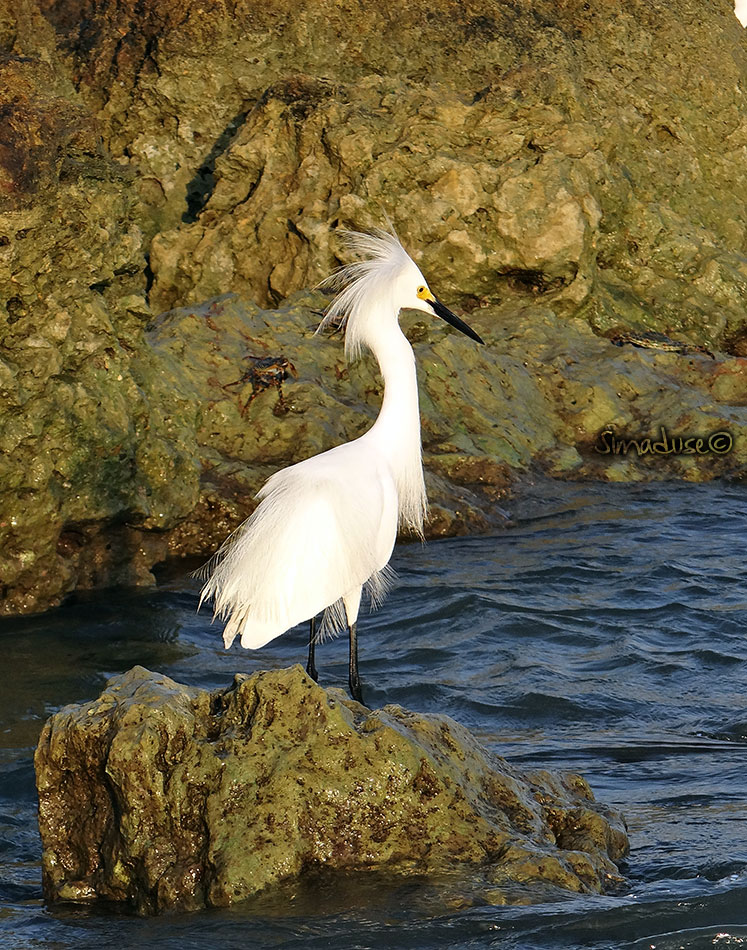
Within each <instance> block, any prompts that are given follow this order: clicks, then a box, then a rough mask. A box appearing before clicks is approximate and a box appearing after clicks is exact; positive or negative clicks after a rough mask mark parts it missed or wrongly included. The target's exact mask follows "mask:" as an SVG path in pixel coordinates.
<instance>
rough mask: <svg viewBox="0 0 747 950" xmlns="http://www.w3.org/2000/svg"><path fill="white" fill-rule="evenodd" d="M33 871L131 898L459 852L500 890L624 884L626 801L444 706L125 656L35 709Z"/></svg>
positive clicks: (486, 883) (483, 884) (604, 888)
mask: <svg viewBox="0 0 747 950" xmlns="http://www.w3.org/2000/svg"><path fill="white" fill-rule="evenodd" d="M36 772H37V786H38V791H39V816H40V828H41V834H42V841H43V845H44V857H43V873H44V890H45V894H46V897H47V899H48V900H50V901H92V900H98V899H101V900H109V901H119V902H124V903H126V904H127V905H128V906H129V907H130V908H132V909H134V910H136V911H138V912H140V913H154V912H160V911H165V910H168V909H173V908H178V909H198V908H201V907H205V906H226V905H229V904H232V903H234V902H237V901H240V900H242V899H244V898H246V897H249V896H251V895H252V894H255V893H257V892H259V891H261V890H262V889H264V888H267V887H271V886H272V885H274V884H278V883H280V882H283V881H288V880H292V879H294V878H298V877H302V876H304V875H308V874H313V873H315V872H317V871H319V870H322V869H324V870H332V871H334V870H340V871H343V870H344V871H352V870H359V871H363V870H381V871H384V872H386V873H388V874H392V875H409V874H428V873H438V872H439V870H443V869H445V868H452V869H453V868H454V867H458V866H463V867H464V868H465V877H464V881H465V888H466V892H465V893H466V894H470V893H471V894H472V895H473V896H476V895H478V894H479V895H480V899H481V900H488V901H491V902H493V903H507V902H513V901H520V902H522V903H526V902H528V901H530V902H531V901H537V900H546V899H548V898H551V897H553V896H555V897H557V896H560V894H562V892H563V891H570V892H574V893H591V894H597V893H604V892H609V891H613V890H615V889H616V888H618V887H620V886H621V885H622V884H623V879H622V877H621V875H620V872H619V870H618V868H617V865H616V863H615V862H619V861H620V859H621V858H623V857H624V855H625V854H626V853H627V850H628V840H627V836H626V833H625V827H624V822H623V820H622V818H621V817H620V816H619V815H617V814H615V813H614V812H612V811H611V810H610V809H608V808H606V807H605V806H604V805H601V804H599V803H597V802H595V800H594V797H593V795H592V793H591V790H590V789H589V787H588V785H587V784H586V782H585V781H584V780H583V779H582V778H581V777H580V776H578V775H571V774H559V773H549V772H545V771H537V772H526V773H524V772H520V771H519V770H518V769H515V768H513V767H512V766H511V765H509V764H508V763H507V762H506V761H505V760H503V759H501V758H500V757H499V756H497V755H494V754H492V753H490V752H488V751H486V750H485V749H484V748H483V747H482V746H480V745H479V743H478V742H477V741H476V740H475V739H474V737H473V736H471V735H470V733H469V732H467V731H466V730H465V729H464V728H462V727H461V726H459V725H458V724H457V723H456V722H454V721H453V720H451V719H449V718H448V717H446V716H437V715H421V714H417V713H414V712H411V711H408V710H406V709H403V708H401V707H399V706H386V707H385V708H384V709H381V710H377V711H371V710H368V709H366V708H365V707H363V706H360V705H359V704H357V703H355V702H353V701H352V700H350V699H348V698H347V697H346V696H345V694H344V693H342V692H341V691H340V690H335V689H332V690H324V689H322V688H321V687H319V686H318V685H316V684H315V683H314V682H313V681H312V680H311V679H309V677H307V676H306V674H305V673H304V672H303V670H302V669H301V667H299V666H296V667H292V668H290V669H287V670H280V671H272V672H259V673H255V674H254V675H252V676H251V677H249V678H246V677H241V676H238V677H236V679H235V682H234V684H233V685H232V686H230V687H229V688H227V689H224V690H217V691H214V692H211V693H209V692H206V691H204V690H200V689H197V688H192V687H187V686H183V685H181V684H179V683H176V682H174V681H173V680H170V679H169V678H168V677H165V676H161V675H158V674H155V673H151V672H149V671H147V670H145V669H143V668H142V667H135V668H134V669H132V670H130V671H129V672H128V673H125V674H123V675H120V676H117V677H114V678H113V679H112V680H110V681H109V683H108V685H107V688H106V689H105V690H104V692H103V693H102V694H101V696H100V697H99V698H98V699H97V700H94V701H93V702H90V703H86V704H84V705H81V706H67V707H65V708H64V709H62V710H61V711H60V712H59V713H56V714H55V715H54V716H53V717H52V718H51V719H50V720H49V721H48V722H47V724H46V726H45V728H44V730H43V732H42V735H41V737H40V740H39V745H38V748H37V752H36Z"/></svg>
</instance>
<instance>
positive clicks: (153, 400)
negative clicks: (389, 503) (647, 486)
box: [0, 0, 747, 612]
mask: <svg viewBox="0 0 747 950" xmlns="http://www.w3.org/2000/svg"><path fill="white" fill-rule="evenodd" d="M743 37H744V33H743V30H742V28H741V27H740V26H739V24H738V22H737V21H736V19H735V17H734V14H733V10H732V8H731V2H730V0H718V2H714V3H711V4H708V5H707V6H703V5H702V4H700V3H695V2H694V0H676V2H672V3H667V4H664V3H659V2H656V3H651V2H644V0H625V2H623V3H621V4H618V5H617V6H616V7H615V8H614V9H612V8H610V7H609V5H608V4H605V3H602V2H601V0H595V2H591V3H588V2H581V0H573V2H567V3H561V4H557V3H550V2H549V0H548V2H544V0H541V2H536V3H531V4H524V5H522V4H504V3H500V4H499V3H495V2H493V0H480V2H479V3H477V4H470V6H469V7H468V8H467V7H465V6H464V5H463V4H460V3H458V2H457V0H437V2H436V3H435V4H432V3H431V4H428V5H427V6H425V7H424V6H422V5H419V4H406V5H396V4H389V5H384V6H383V7H382V5H381V3H365V4H362V5H358V6H357V7H355V8H352V7H349V6H348V5H344V4H342V5H341V4H340V3H339V2H338V0H322V2H321V3H318V2H315V3H314V4H307V3H306V2H305V0H294V2H293V3H290V0H280V2H273V3H256V2H254V0H251V2H249V0H231V2H229V0H207V2H202V0H201V2H197V0H186V2H185V0H179V3H176V2H174V0H159V2H158V3H155V2H154V0H144V2H143V0H137V2H136V0H126V2H113V0H85V2H84V3H82V4H81V3H80V2H78V0H75V2H72V0H18V2H17V3H15V4H13V6H12V8H11V7H8V8H7V9H6V10H4V12H3V15H2V16H1V17H0V78H2V82H0V114H1V115H2V117H3V121H2V123H1V124H0V324H1V329H0V398H1V399H2V415H1V416H0V612H16V611H33V610H40V609H43V608H45V607H47V606H49V605H51V604H56V603H59V602H60V600H61V599H62V598H63V597H64V596H65V595H66V594H67V593H68V592H70V591H71V590H74V589H75V588H76V587H80V586H97V585H103V584H110V583H115V582H124V583H134V582H147V581H148V579H149V578H150V574H149V568H150V567H151V566H152V565H153V564H154V563H156V562H157V561H159V560H160V559H162V558H163V557H164V556H166V554H167V553H168V552H171V553H177V554H189V553H193V554H208V553H210V550H211V549H212V548H213V547H214V545H215V544H216V543H217V541H219V540H221V538H222V537H223V536H224V535H225V534H227V533H228V531H229V530H230V529H231V528H232V527H234V526H235V524H236V521H237V520H238V519H240V518H241V517H243V516H244V515H245V514H247V513H248V511H249V510H250V508H251V497H252V496H253V494H254V492H255V491H256V490H257V488H258V487H259V485H260V483H261V480H262V478H263V477H264V476H265V475H267V474H269V472H270V470H271V469H272V468H276V467H279V466H280V465H283V464H285V463H287V462H288V461H290V460H292V459H295V458H297V457H299V454H300V452H301V451H306V450H307V449H312V448H314V449H319V448H326V447H328V446H329V445H331V444H332V443H333V442H334V441H336V440H339V439H342V438H350V437H351V436H353V435H355V434H357V433H358V432H360V431H361V427H362V426H363V425H365V424H367V422H368V420H369V419H370V417H371V413H372V412H373V411H374V410H375V406H376V397H377V392H376V389H377V383H376V380H375V377H374V375H373V374H372V373H371V372H370V369H368V368H364V369H363V370H360V371H359V370H358V369H356V370H355V371H354V372H351V373H350V374H349V375H347V372H346V370H345V369H344V368H343V366H342V363H341V361H340V359H339V348H337V344H336V343H334V342H332V341H330V342H329V344H326V343H325V344H324V346H327V345H329V347H331V349H329V351H328V352H323V353H322V350H321V349H319V348H318V347H319V340H318V339H317V340H314V341H310V342H306V341H305V342H304V343H303V344H301V342H300V333H299V331H300V330H301V329H303V331H304V333H305V332H306V331H307V330H308V328H309V327H311V326H312V325H313V324H314V322H315V321H316V320H317V318H318V314H315V313H314V312H313V311H314V310H318V309H320V308H321V307H322V306H323V305H324V300H323V299H322V298H320V297H309V298H308V301H307V302H308V304H309V306H310V307H311V309H307V310H305V311H304V310H303V309H302V308H303V306H304V305H303V304H302V303H300V302H299V301H301V300H304V299H306V298H304V297H303V296H297V297H294V298H293V301H295V302H293V301H292V302H291V303H289V304H287V305H284V306H281V307H280V309H279V310H278V312H277V316H271V315H270V313H269V311H262V312H261V313H260V311H258V310H257V307H256V306H255V305H259V306H261V307H265V308H267V307H269V306H271V305H275V304H276V303H278V302H279V301H280V302H282V298H284V297H286V296H287V295H288V294H301V295H302V294H303V291H304V289H305V288H308V287H310V286H312V285H313V284H315V283H316V282H317V281H318V279H319V278H320V277H322V276H324V275H325V274H327V273H328V272H329V271H330V270H331V269H332V268H333V267H334V266H335V265H336V264H337V263H338V258H339V257H340V256H341V255H342V254H343V251H342V250H341V248H340V242H339V237H338V231H339V228H340V226H352V227H367V226H369V225H374V224H376V225H379V224H381V223H382V221H383V217H384V214H385V213H388V214H389V215H390V217H391V219H392V221H393V223H394V224H395V226H396V227H397V229H398V231H399V233H400V235H401V236H402V238H403V240H404V241H405V242H406V244H407V245H408V247H410V248H411V249H412V250H413V253H414V254H415V256H416V258H417V259H418V260H419V262H420V263H421V265H422V267H423V269H424V272H425V273H426V274H427V275H428V277H429V279H430V280H431V282H432V284H433V285H434V288H435V289H436V290H437V291H438V292H439V294H440V295H441V296H442V297H443V298H444V299H446V300H448V302H449V303H450V304H451V305H452V306H455V307H456V308H457V309H458V308H459V307H461V308H462V309H463V310H464V311H466V312H468V313H470V315H471V316H470V320H471V321H473V322H475V323H476V324H477V325H478V326H479V328H480V331H481V333H482V334H483V335H484V336H485V337H486V338H487V339H488V340H489V346H488V347H486V348H484V350H483V351H481V352H480V353H479V354H478V353H475V352H474V348H472V349H470V348H469V347H468V346H462V347H459V346H458V345H456V344H454V345H453V346H452V343H451V342H450V341H449V340H448V339H445V338H444V337H443V335H442V334H441V333H440V331H438V330H429V329H427V328H425V327H424V326H423V325H420V324H418V325H416V326H415V327H414V328H413V329H412V333H411V335H412V337H413V339H414V340H416V341H419V342H420V344H422V345H421V346H420V356H421V364H420V365H421V380H422V386H423V410H424V433H425V439H426V445H425V448H426V460H427V464H428V468H429V475H428V477H429V485H430V490H431V494H432V497H433V499H434V502H435V504H434V518H433V520H432V522H431V528H430V531H431V533H432V534H443V533H454V532H463V531H467V530H472V529H473V528H475V527H481V528H485V527H488V526H491V525H495V524H496V523H499V522H500V520H501V517H502V515H501V513H500V511H499V510H498V509H497V507H496V501H497V500H499V499H500V497H501V495H503V494H504V493H505V492H506V490H507V488H508V487H509V486H510V485H511V483H512V482H513V480H514V479H515V477H516V475H517V473H520V472H523V471H526V470H527V469H528V468H530V467H539V468H541V469H543V470H545V471H546V472H548V473H550V474H551V475H553V476H562V477H588V476H590V475H591V476H599V477H603V478H619V479H636V478H649V477H672V476H675V477H685V478H688V479H693V480H697V479H705V478H710V477H713V476H715V475H722V474H732V475H735V476H739V475H740V474H741V473H743V472H744V458H745V452H747V447H745V441H744V434H743V433H744V412H745V403H747V396H746V395H745V393H747V386H746V385H745V372H746V364H745V362H744V356H745V355H746V354H747V344H746V343H745V338H746V337H745V333H746V332H747V331H746V330H745V326H746V324H745V319H744V300H745V289H746V287H747V284H746V281H747V263H746V262H745V261H746V259H745V250H746V249H747V238H746V237H745V234H746V227H747V217H746V215H745V210H744V202H742V201H741V200H740V198H739V196H740V195H743V194H744V193H745V191H746V187H747V179H746V176H747V172H745V165H744V161H743V155H744V150H745V148H747V124H746V120H745V119H744V115H745V109H744V102H743V97H744V94H743V91H742V90H743V88H745V78H746V77H745V71H746V70H745V41H744V38H743ZM226 292H235V293H238V294H240V295H241V298H242V299H241V300H239V301H237V300H235V299H234V298H230V302H229V303H228V304H225V302H224V301H218V302H217V303H215V302H213V298H215V296H216V295H223V294H225V293H226ZM206 301H207V302H206ZM176 306H186V307H188V308H191V309H187V310H184V311H179V312H178V313H176V315H174V316H172V317H169V318H167V319H161V311H163V310H166V309H168V308H171V307H176ZM212 309H215V310H216V312H215V313H212ZM218 310H220V311H221V312H223V313H224V314H225V315H226V316H225V317H224V318H221V319H217V316H216V314H217V312H218ZM211 313H212V316H211ZM190 314H197V315H198V316H200V318H201V319H191V317H190ZM208 319H209V320H211V321H212V323H213V326H214V327H216V328H217V329H215V330H212V329H211V328H210V324H209V323H208ZM229 319H236V320H237V321H238V322H237V323H236V325H235V326H233V327H231V326H229V325H228V323H227V322H226V321H227V320H229ZM247 320H248V321H249V323H250V324H251V325H252V326H251V328H250V330H248V331H247V332H249V339H248V341H244V342H243V343H242V339H241V333H242V332H244V331H245V330H246V326H245V322H246V321H247ZM149 321H153V324H152V325H153V329H151V330H150V331H147V332H146V326H147V325H148V323H149ZM289 321H290V322H289ZM284 327H285V328H287V329H288V330H290V331H292V332H290V333H288V332H286V330H285V329H282V328H284ZM619 327H622V328H623V329H624V330H630V329H631V328H632V329H636V328H637V329H641V328H648V329H654V330H659V331H664V332H666V333H668V334H670V335H671V336H674V337H676V338H678V339H682V340H684V341H689V342H690V343H695V344H701V345H706V346H708V347H710V348H711V349H712V350H714V351H715V354H716V359H715V360H713V361H709V360H707V358H706V357H704V356H697V355H696V356H691V355H687V356H683V355H680V354H674V353H659V354H656V353H654V352H653V351H651V352H642V351H633V350H632V349H631V348H630V347H627V348H625V349H622V350H617V349H615V348H614V347H612V346H611V345H610V344H609V343H608V342H606V340H605V339H604V335H605V334H608V335H609V334H610V333H611V332H612V331H613V330H614V329H615V328H619ZM206 328H207V329H206ZM276 329H277V331H278V332H277V333H276V332H275V330H276ZM208 330H210V332H209V333H208ZM592 331H593V332H592ZM189 334H193V336H192V337H189ZM177 335H182V336H183V337H184V338H183V339H182V340H180V339H178V338H177ZM203 344H207V345H208V349H207V350H204V349H201V347H202V345H203ZM180 347H181V348H182V349H183V352H184V353H185V354H187V355H188V357H189V360H188V361H185V360H183V359H182V360H180V359H179V358H178V357H179V352H180ZM278 355H280V356H283V357H284V358H285V359H287V360H289V361H290V362H291V363H293V365H294V366H295V367H296V369H297V370H298V372H299V377H298V380H297V382H295V383H292V386H293V389H292V390H291V381H289V385H288V387H287V388H288V392H289V393H290V392H291V391H292V392H293V394H294V396H293V400H292V401H291V404H290V411H288V412H287V413H284V408H285V407H282V406H281V409H280V411H278V412H275V411H274V410H275V409H277V406H276V398H275V397H276V390H275V389H274V388H273V387H272V386H271V387H270V388H269V389H266V388H265V389H263V383H262V381H259V385H258V387H255V388H257V392H256V394H255V395H256V398H254V399H252V400H251V403H250V404H249V405H248V406H247V405H246V403H247V401H248V396H249V394H250V392H251V388H252V386H251V382H247V380H245V382H244V384H238V385H237V386H236V387H235V388H234V389H231V388H230V386H229V389H227V390H226V389H224V388H223V387H224V386H225V385H226V384H232V383H235V382H236V381H237V380H239V379H241V378H242V377H243V376H244V375H245V374H246V373H247V372H249V371H250V370H253V368H254V367H255V361H252V360H251V359H248V358H251V357H255V358H268V357H275V356H278ZM431 357H432V358H431ZM211 360H214V361H215V363H216V366H218V367H219V368H220V370H221V372H220V373H219V374H216V373H213V372H212V371H210V361H211ZM228 362H230V363H232V364H233V365H232V367H231V369H230V372H229V368H228V365H227V363H228ZM330 370H334V371H335V372H336V374H337V376H335V378H332V377H328V375H327V374H328V373H329V371H330ZM253 378H254V379H255V382H256V381H257V380H256V374H255V376H254V377H253ZM216 379H219V382H220V384H219V385H216V382H215V380H216ZM247 379H248V377H247ZM358 380H359V381H360V386H359V387H358V388H356V387H357V386H358V383H357V381H358ZM247 385H248V386H249V389H248V390H247ZM242 386H243V388H242ZM242 392H243V394H244V395H243V397H241V396H239V395H237V393H242ZM239 399H241V404H240V405H239ZM241 409H243V410H244V411H243V415H242V414H241ZM294 410H295V411H294ZM327 411H329V413H330V415H331V418H330V415H327ZM209 412H210V413H212V418H211V420H209V421H207V414H208V413H209ZM217 413H222V415H220V416H219V415H218V414H217ZM268 414H269V415H268ZM270 416H271V418H270ZM608 425H611V426H613V427H615V431H616V432H617V433H618V434H619V435H621V436H622V435H626V436H630V437H636V436H638V437H643V436H646V435H659V431H660V428H661V427H662V426H664V427H666V428H667V430H668V431H669V432H670V433H671V432H675V433H682V434H684V435H701V434H703V435H707V434H708V433H710V432H712V431H714V430H715V429H728V430H729V431H730V432H731V433H732V437H733V441H734V448H733V451H732V452H731V453H729V454H728V455H725V456H718V455H716V454H714V453H706V454H704V455H695V456H678V457H672V458H668V457H665V458H663V459H657V460H656V461H655V462H654V463H653V464H651V463H652V460H651V458H647V459H645V460H644V461H643V462H640V461H638V460H637V459H635V458H633V457H632V456H630V455H627V456H621V455H620V454H615V453H610V455H609V456H607V457H599V456H596V455H594V454H593V450H590V449H589V447H590V446H591V445H592V444H593V442H594V440H595V439H596V437H597V436H598V434H599V431H600V430H601V429H603V428H604V427H605V426H608ZM584 447H586V448H584ZM587 449H589V451H586V450H587Z"/></svg>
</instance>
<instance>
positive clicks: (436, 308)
mask: <svg viewBox="0 0 747 950" xmlns="http://www.w3.org/2000/svg"><path fill="white" fill-rule="evenodd" d="M428 303H429V304H430V305H431V307H432V308H433V312H434V313H435V314H436V316H437V317H441V319H442V320H445V321H446V322H447V323H448V324H449V325H450V326H452V327H454V329H455V330H459V331H461V332H462V333H463V334H464V335H465V336H468V337H469V338H470V339H471V340H475V341H476V342H477V343H484V342H485V340H483V339H482V337H481V336H479V335H478V334H477V333H475V331H474V330H473V329H472V327H468V326H467V324H466V323H465V322H464V320H460V319H459V317H458V316H457V315H456V314H455V313H452V312H451V310H449V308H448V307H444V305H443V304H442V303H441V301H440V300H436V298H435V297H433V299H432V300H431V299H429V300H428Z"/></svg>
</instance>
